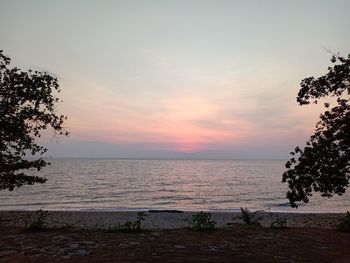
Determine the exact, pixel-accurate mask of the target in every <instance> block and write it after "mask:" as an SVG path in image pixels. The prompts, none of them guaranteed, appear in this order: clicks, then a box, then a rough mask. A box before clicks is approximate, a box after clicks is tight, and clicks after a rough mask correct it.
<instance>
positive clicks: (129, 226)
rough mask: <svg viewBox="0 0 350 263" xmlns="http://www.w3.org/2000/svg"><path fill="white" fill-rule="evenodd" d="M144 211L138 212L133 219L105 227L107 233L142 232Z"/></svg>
mask: <svg viewBox="0 0 350 263" xmlns="http://www.w3.org/2000/svg"><path fill="white" fill-rule="evenodd" d="M146 216H147V214H146V212H144V211H142V212H138V213H137V218H136V220H135V221H133V222H132V221H126V222H125V223H124V224H121V223H118V225H116V226H114V227H109V228H108V229H107V232H108V233H137V232H142V221H145V217H146Z"/></svg>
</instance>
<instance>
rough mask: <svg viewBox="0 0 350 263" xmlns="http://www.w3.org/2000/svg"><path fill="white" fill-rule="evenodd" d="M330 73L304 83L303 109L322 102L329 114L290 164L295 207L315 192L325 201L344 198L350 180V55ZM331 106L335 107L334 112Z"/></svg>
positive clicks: (334, 58)
mask: <svg viewBox="0 0 350 263" xmlns="http://www.w3.org/2000/svg"><path fill="white" fill-rule="evenodd" d="M331 62H332V63H333V64H334V65H333V66H332V67H328V73H327V74H326V75H324V76H321V77H319V78H316V79H315V78H314V77H309V78H305V79H303V80H302V81H301V89H300V91H299V93H298V97H297V101H298V103H299V104H300V105H305V104H309V103H310V102H313V103H317V102H318V101H319V100H320V99H322V98H329V99H331V101H332V103H330V102H325V103H324V106H325V108H326V111H325V112H324V113H323V114H321V115H320V121H319V122H318V123H317V124H316V130H315V134H314V135H312V136H311V137H310V139H309V141H307V142H306V146H305V147H304V149H301V148H299V147H296V148H295V150H294V151H293V152H291V154H292V155H293V158H291V159H290V160H289V161H288V162H287V163H286V168H287V171H286V172H285V173H284V174H283V177H282V182H287V183H288V186H289V191H288V192H287V198H288V199H289V202H290V205H291V206H292V207H298V204H297V203H298V202H304V203H307V202H308V201H309V197H310V196H312V192H313V191H315V192H320V193H321V196H323V197H332V196H333V195H335V194H338V195H342V194H343V193H345V190H346V188H347V187H348V186H349V179H350V103H349V102H350V100H349V95H350V55H349V56H348V58H347V59H346V58H344V57H341V56H339V55H333V56H332V59H331ZM331 104H334V106H333V107H332V108H331Z"/></svg>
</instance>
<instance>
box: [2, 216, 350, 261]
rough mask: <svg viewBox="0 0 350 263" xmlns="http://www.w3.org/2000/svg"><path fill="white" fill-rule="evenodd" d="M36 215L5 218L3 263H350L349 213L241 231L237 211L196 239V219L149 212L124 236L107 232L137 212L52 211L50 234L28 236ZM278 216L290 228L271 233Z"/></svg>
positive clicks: (267, 219) (298, 218)
mask: <svg viewBox="0 0 350 263" xmlns="http://www.w3.org/2000/svg"><path fill="white" fill-rule="evenodd" d="M33 213H34V211H1V212H0V222H1V225H0V232H1V236H0V262H6V263H13V262H16V263H21V262H50V263H52V262H349V261H348V259H349V258H350V251H349V250H348V248H349V246H350V235H349V233H343V232H339V231H337V230H335V229H334V227H335V225H336V224H337V223H338V221H339V219H340V218H341V217H343V216H344V214H329V213H322V214H315V213H314V214H311V213H309V214H303V213H266V212H265V214H264V217H263V219H262V221H261V223H262V225H263V226H264V227H258V226H247V225H244V224H242V220H241V219H239V218H238V217H239V215H240V214H239V213H237V212H235V213H228V212H213V213H212V219H213V220H215V221H216V222H217V229H215V230H213V231H205V232H198V231H194V230H193V229H190V228H188V226H189V224H188V221H187V220H188V219H189V218H190V217H191V216H192V215H193V213H192V212H180V211H151V212H149V211H146V217H145V221H143V222H142V231H140V232H126V233H120V232H111V231H107V229H108V227H113V226H115V225H117V224H118V223H123V222H125V221H128V220H130V221H134V220H135V219H136V217H137V212H136V211H50V212H49V213H48V215H47V218H46V219H47V223H48V225H47V226H48V229H46V230H44V231H34V232H33V231H31V232H28V231H24V224H25V220H28V218H30V217H31V216H32V215H33ZM277 217H279V218H285V219H287V222H288V228H285V229H273V228H270V227H269V226H270V223H271V221H272V220H273V219H274V218H277ZM232 218H235V219H234V220H233V219H232ZM46 219H45V220H46ZM228 222H231V223H234V224H233V225H232V224H231V225H230V226H228V225H227V223H228Z"/></svg>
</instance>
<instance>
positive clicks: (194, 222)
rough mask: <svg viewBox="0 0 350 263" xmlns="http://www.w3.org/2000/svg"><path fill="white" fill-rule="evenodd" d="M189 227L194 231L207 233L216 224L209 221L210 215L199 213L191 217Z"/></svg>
mask: <svg viewBox="0 0 350 263" xmlns="http://www.w3.org/2000/svg"><path fill="white" fill-rule="evenodd" d="M190 225H191V228H192V229H194V230H195V231H207V230H214V229H215V225H216V222H215V221H214V220H212V219H211V213H204V212H202V211H201V212H199V213H196V214H194V215H192V218H191V220H190Z"/></svg>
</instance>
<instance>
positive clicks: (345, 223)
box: [337, 211, 350, 232]
mask: <svg viewBox="0 0 350 263" xmlns="http://www.w3.org/2000/svg"><path fill="white" fill-rule="evenodd" d="M337 229H338V230H339V231H341V232H350V212H349V211H347V212H346V214H345V216H344V217H343V218H342V219H340V222H339V224H338V225H337Z"/></svg>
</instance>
